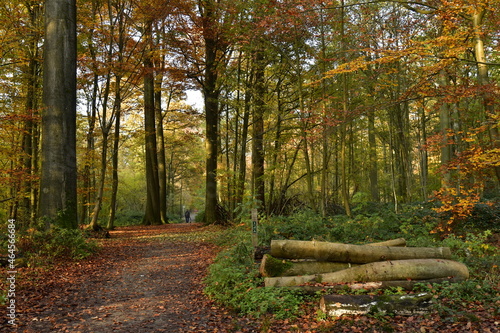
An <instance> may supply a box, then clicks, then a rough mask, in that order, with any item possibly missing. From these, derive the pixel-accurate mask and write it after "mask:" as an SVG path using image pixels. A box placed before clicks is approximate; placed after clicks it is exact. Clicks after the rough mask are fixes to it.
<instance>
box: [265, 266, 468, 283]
mask: <svg viewBox="0 0 500 333" xmlns="http://www.w3.org/2000/svg"><path fill="white" fill-rule="evenodd" d="M445 277H457V278H463V279H467V278H468V277H469V271H468V269H467V267H466V266H465V265H464V264H462V263H459V262H456V261H451V260H444V259H410V260H394V261H382V262H373V263H369V264H365V265H360V266H357V267H352V268H348V269H344V270H342V271H338V272H334V273H324V274H315V275H304V276H283V277H270V278H265V279H264V282H265V285H266V287H289V286H298V285H302V284H306V283H311V282H312V283H317V282H319V283H342V282H345V283H350V282H370V281H394V280H406V279H411V280H426V279H436V278H445Z"/></svg>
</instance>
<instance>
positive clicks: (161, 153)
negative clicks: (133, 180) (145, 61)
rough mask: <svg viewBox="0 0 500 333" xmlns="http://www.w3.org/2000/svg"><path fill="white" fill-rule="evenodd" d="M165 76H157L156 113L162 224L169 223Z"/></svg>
mask: <svg viewBox="0 0 500 333" xmlns="http://www.w3.org/2000/svg"><path fill="white" fill-rule="evenodd" d="M162 81H163V75H161V74H158V75H157V76H156V81H155V84H156V89H155V113H156V125H157V126H156V140H157V144H158V147H157V148H158V157H157V158H158V182H159V196H160V198H159V200H160V218H161V223H162V224H166V223H168V219H167V168H166V157H165V136H164V134H163V112H162V107H161V86H162Z"/></svg>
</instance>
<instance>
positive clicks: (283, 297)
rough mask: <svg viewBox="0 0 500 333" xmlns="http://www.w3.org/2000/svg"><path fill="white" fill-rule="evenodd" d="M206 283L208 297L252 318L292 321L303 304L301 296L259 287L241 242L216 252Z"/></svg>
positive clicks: (250, 258)
mask: <svg viewBox="0 0 500 333" xmlns="http://www.w3.org/2000/svg"><path fill="white" fill-rule="evenodd" d="M205 283H206V285H207V286H206V288H205V293H206V294H207V295H208V296H210V297H211V298H213V299H214V300H216V301H218V302H220V303H221V304H223V305H225V306H227V307H229V308H231V309H233V310H235V311H237V312H239V313H241V314H243V315H248V316H252V317H260V316H263V315H266V314H269V313H271V314H273V315H274V316H275V318H277V319H284V318H291V317H294V316H297V315H298V313H299V307H300V305H301V304H302V302H303V296H302V295H301V294H300V293H297V292H293V291H288V290H285V289H279V288H264V287H262V284H263V279H262V278H261V277H259V274H258V269H257V267H256V264H255V262H254V260H253V252H252V250H251V247H250V245H249V244H248V243H247V244H246V243H243V242H242V243H239V244H237V245H235V246H232V247H230V248H228V249H226V250H224V251H222V252H221V253H219V255H218V256H217V258H216V259H215V262H214V263H213V264H212V265H211V266H210V269H209V273H208V275H207V277H206V279H205Z"/></svg>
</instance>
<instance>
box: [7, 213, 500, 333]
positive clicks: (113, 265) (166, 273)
mask: <svg viewBox="0 0 500 333" xmlns="http://www.w3.org/2000/svg"><path fill="white" fill-rule="evenodd" d="M200 230H203V227H201V226H200V225H198V224H194V223H192V224H171V225H162V226H149V227H144V226H136V227H121V228H118V229H117V230H115V231H112V232H111V239H107V240H102V241H100V244H101V250H100V251H99V253H98V254H97V255H94V256H92V257H91V258H88V259H85V260H81V261H80V262H71V263H59V264H57V265H54V266H51V267H50V268H47V267H45V268H43V269H42V268H40V269H28V268H25V269H20V271H19V273H18V278H17V280H18V286H17V289H18V290H17V292H16V301H17V318H16V323H17V324H18V326H17V328H14V327H12V326H10V325H7V323H6V322H4V318H5V315H4V314H2V317H1V318H0V323H1V325H0V331H1V332H29V333H31V332H33V333H35V332H36V333H44V332H71V333H77V332H92V333H94V332H95V333H107V332H133V333H143V332H190V333H201V332H373V333H375V332H407V333H410V332H420V333H422V332H424V333H425V332H481V333H482V332H492V333H493V332H499V330H498V328H499V327H500V318H495V317H494V316H493V314H492V313H490V311H489V310H485V309H483V308H481V307H478V306H476V307H474V306H472V307H471V312H472V313H471V316H469V317H468V316H466V315H463V318H456V320H454V321H452V322H450V321H443V320H442V319H443V318H440V317H439V316H437V315H428V316H425V317H424V316H416V317H398V316H396V317H390V318H389V317H387V318H376V317H367V316H352V317H348V318H343V319H340V320H326V321H325V320H323V321H319V320H318V315H317V314H316V310H315V308H314V307H311V306H308V307H306V308H305V312H304V315H303V316H302V317H301V318H299V319H298V320H294V321H290V320H284V321H275V320H272V319H270V318H263V319H262V320H260V321H256V320H252V319H250V318H244V317H240V316H237V315H235V314H234V313H231V311H229V310H227V309H224V308H221V307H219V306H217V305H216V304H214V303H213V302H211V301H210V300H209V299H208V298H207V297H206V296H205V295H204V294H203V288H204V286H203V277H204V276H205V274H206V270H207V267H208V266H209V265H210V263H211V262H212V260H213V258H214V257H215V255H216V254H217V252H218V251H219V249H218V248H217V247H216V246H215V245H213V244H211V243H209V242H203V241H200V240H199V239H198V238H195V237H193V238H190V237H189V235H191V234H194V233H197V232H199V231H200ZM165 235H168V238H165V237H164V236H165ZM172 236H174V237H172ZM175 236H178V237H175ZM0 310H1V311H0V312H4V310H5V307H2V308H1V309H0ZM472 314H473V316H472ZM474 318H480V320H479V321H478V320H474ZM5 321H6V320H5Z"/></svg>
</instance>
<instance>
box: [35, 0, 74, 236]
mask: <svg viewBox="0 0 500 333" xmlns="http://www.w3.org/2000/svg"><path fill="white" fill-rule="evenodd" d="M41 157H42V165H41V179H40V207H39V209H40V217H41V218H42V219H45V223H46V226H47V227H49V225H50V224H51V223H56V224H58V225H59V226H61V227H64V228H77V227H78V221H77V195H76V178H77V168H76V2H75V0H47V1H46V2H45V44H44V63H43V111H42V154H41Z"/></svg>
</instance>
